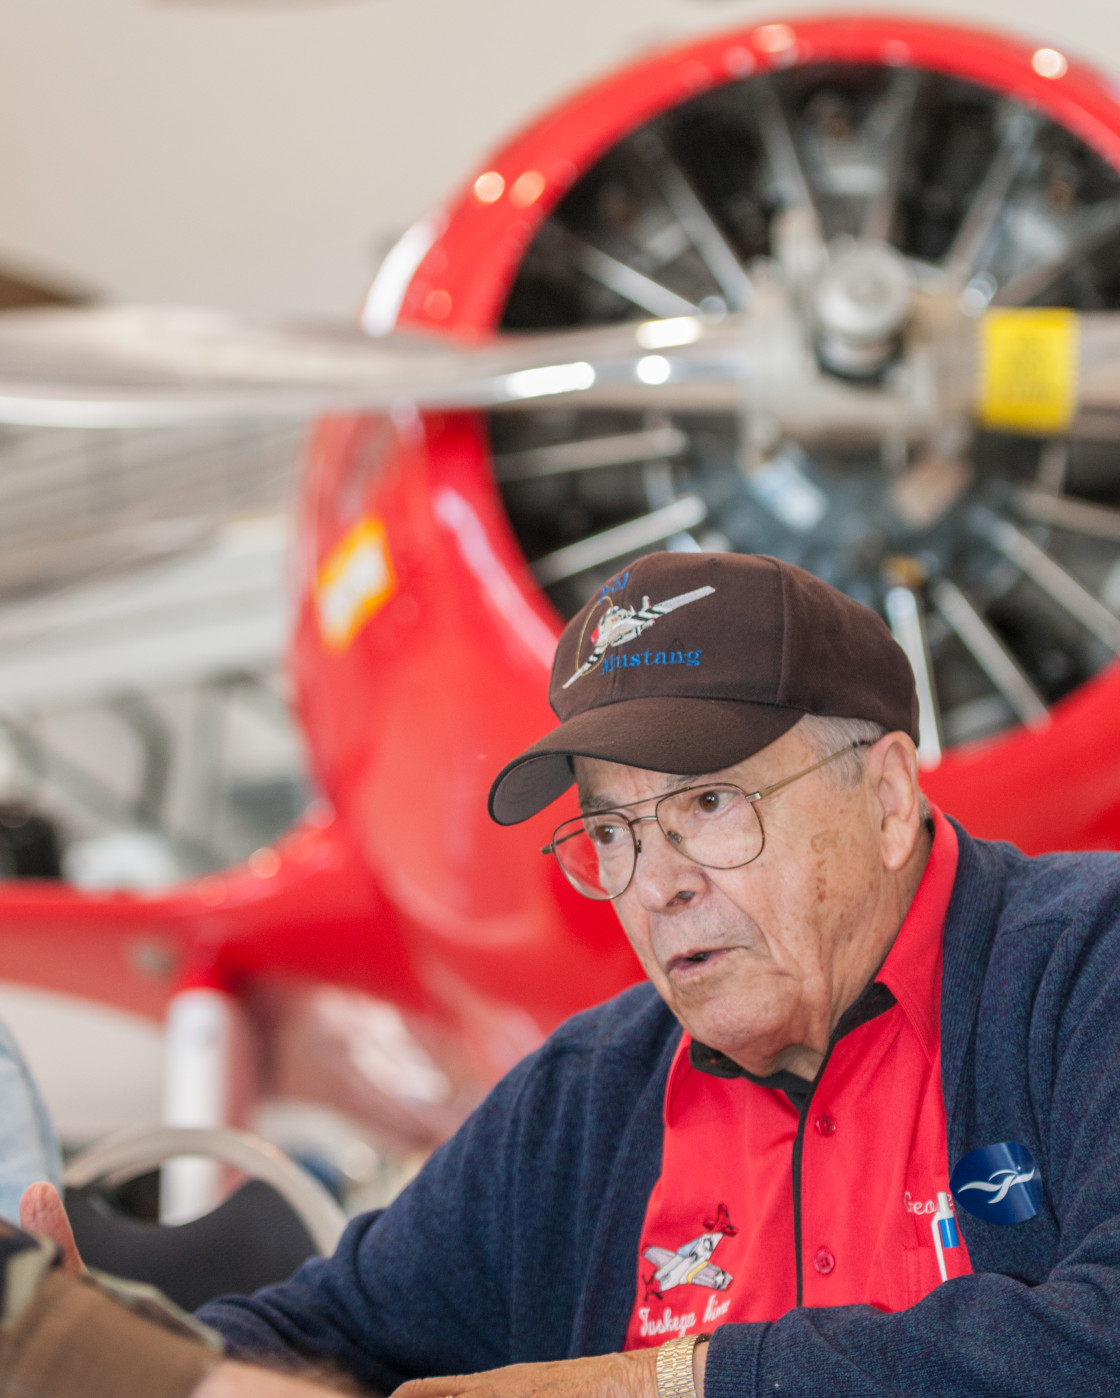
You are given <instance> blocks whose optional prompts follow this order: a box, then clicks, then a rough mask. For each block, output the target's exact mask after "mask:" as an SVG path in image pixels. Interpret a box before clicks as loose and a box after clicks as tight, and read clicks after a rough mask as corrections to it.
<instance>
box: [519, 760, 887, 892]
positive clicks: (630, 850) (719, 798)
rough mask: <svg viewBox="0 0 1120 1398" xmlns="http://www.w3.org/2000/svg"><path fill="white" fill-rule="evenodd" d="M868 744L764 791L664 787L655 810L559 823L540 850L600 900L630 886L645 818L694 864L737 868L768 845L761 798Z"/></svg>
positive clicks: (708, 785) (595, 814) (715, 785)
mask: <svg viewBox="0 0 1120 1398" xmlns="http://www.w3.org/2000/svg"><path fill="white" fill-rule="evenodd" d="M871 746H873V743H872V741H871V740H870V739H863V740H862V741H860V742H855V743H849V744H848V746H847V747H845V748H841V749H840V751H839V752H833V753H830V754H829V755H828V756H827V757H822V758H821V760H820V761H819V762H814V763H813V765H812V766H811V767H806V768H805V769H804V770H803V771H801V772H795V773H794V774H793V776H792V777H783V778H782V780H781V781H780V782H773V783H772V784H771V785H770V786H764V787H763V788H762V790H761V791H744V790H743V789H742V787H738V786H734V785H733V784H732V783H731V782H704V783H702V784H701V785H699V786H685V787H681V788H680V790H679V791H670V792H667V793H666V794H665V795H664V796H662V797H660V798H659V799H658V801H657V804H656V805H655V806H654V808H653V814H652V815H644V816H633V817H630V816H627V815H626V811H627V810H629V809H630V808H631V807H628V806H620V807H618V808H617V809H616V810H611V811H589V812H587V813H586V814H585V815H579V816H575V817H574V818H573V819H572V820H566V821H564V823H563V824H562V825H558V826H557V827H556V830H555V832H554V833H553V836H552V843H551V844H549V845H545V847H544V849H542V850H541V853H542V854H553V855H555V856H556V862H557V863H558V864H559V865H560V868H561V869H562V870H563V873H564V877H565V878H566V879H567V880H568V882H569V883H570V884H571V885H572V887H573V888H574V889H575V890H576V891H577V892H579V893H582V894H583V896H584V897H585V898H595V899H599V900H602V899H614V898H621V896H622V895H623V894H624V893H625V892H626V890H627V889H628V888H629V887H630V883H631V880H632V879H633V877H634V870H635V869H636V868H637V867H638V855H639V854H641V852H642V842H641V840H640V839H639V838H638V835H637V833H636V832H635V829H634V827H635V826H637V825H641V824H643V823H644V822H646V821H653V822H656V824H657V825H658V827H659V828H660V830H661V833H662V834H663V835H664V836H665V838H666V839H667V840H668V841H669V843H670V844H671V845H672V846H673V847H674V848H675V849H676V850H677V851H678V852H679V853H680V854H683V855H684V857H685V858H686V859H690V860H691V861H692V863H693V864H699V865H700V866H701V868H704V869H741V868H743V866H744V865H746V864H751V863H753V862H754V860H756V859H757V858H758V856H759V855H760V854H761V853H762V851H763V848H764V846H765V844H766V832H765V831H764V830H763V828H762V820H761V817H760V816H759V814H758V810H757V805H758V802H759V801H761V800H763V798H764V797H766V796H772V795H773V794H774V792H775V791H780V790H781V789H782V787H784V786H789V785H790V783H791V782H796V781H800V780H801V778H802V777H807V776H808V775H809V773H810V772H816V771H818V770H819V769H820V768H821V767H824V766H826V765H827V764H828V763H829V762H835V761H836V760H837V758H839V757H846V756H847V754H848V753H850V752H854V751H855V750H856V749H857V748H865V747H871ZM643 804H644V802H641V801H635V802H633V803H632V805H634V806H640V805H643Z"/></svg>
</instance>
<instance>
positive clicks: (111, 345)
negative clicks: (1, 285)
mask: <svg viewBox="0 0 1120 1398" xmlns="http://www.w3.org/2000/svg"><path fill="white" fill-rule="evenodd" d="M770 329H771V327H770V325H769V323H768V322H767V320H766V318H765V317H762V318H760V319H757V320H756V318H755V317H754V316H753V315H747V314H737V315H728V316H725V317H724V318H723V319H721V320H719V321H713V320H707V319H705V318H703V317H701V316H693V315H688V316H678V317H674V318H669V319H666V320H654V321H642V322H626V323H624V324H619V325H607V326H595V327H591V328H588V329H577V330H565V331H561V332H556V333H550V334H539V335H500V336H495V337H494V338H492V339H490V340H487V341H485V342H482V343H477V344H472V343H469V342H464V341H456V340H454V339H452V338H450V337H438V338H437V337H435V336H431V337H425V336H422V335H418V334H417V335H392V336H386V337H384V338H380V339H378V338H373V337H371V336H368V335H366V334H365V333H363V332H362V331H361V330H359V329H357V328H354V327H349V326H345V327H332V326H328V327H319V328H316V327H302V326H298V325H297V326H285V325H280V324H270V323H268V322H265V321H252V320H246V319H240V318H238V317H236V316H233V315H229V314H226V313H224V312H219V311H210V310H192V309H179V308H152V307H106V308H100V307H93V308H82V309H66V310H55V309H44V310H34V311H14V312H10V313H4V314H0V422H10V423H20V424H24V425H28V426H47V427H116V428H121V427H141V426H149V427H150V426H171V425H176V424H183V423H190V422H198V421H203V420H207V419H210V420H213V419H218V418H239V417H240V418H250V417H264V418H301V417H308V416H313V415H316V414H320V413H329V412H354V411H391V410H392V409H393V408H395V407H397V406H399V405H401V404H405V403H407V404H410V405H414V406H416V407H420V408H429V409H464V408H494V407H502V406H509V407H517V406H518V405H529V404H532V403H535V402H537V401H538V400H539V399H541V398H550V397H554V398H569V399H571V398H577V397H578V398H579V400H580V402H581V405H584V404H585V405H586V406H588V407H591V406H607V407H622V408H644V407H657V408H658V409H659V410H662V411H712V410H719V409H722V410H724V411H727V410H735V409H737V408H739V407H740V406H741V403H742V394H743V387H744V384H745V383H747V382H749V381H752V380H757V381H758V382H759V383H760V385H761V386H762V387H763V388H764V391H765V397H766V400H767V411H768V412H770V413H771V415H772V416H773V417H774V418H775V419H776V420H777V421H778V422H779V424H780V425H782V426H783V427H785V428H786V429H788V431H789V432H790V433H791V434H792V435H794V436H796V437H797V438H799V439H801V440H808V439H813V438H815V437H821V436H826V437H830V436H839V437H840V438H850V437H852V436H853V435H854V436H855V437H857V438H863V439H871V440H874V439H875V438H877V437H878V436H879V435H881V434H882V433H883V432H884V431H887V430H893V431H896V432H897V431H900V430H902V431H908V430H910V429H911V419H912V417H913V409H912V406H911V405H910V404H909V403H907V402H904V400H903V398H902V397H901V396H900V395H899V394H898V393H896V392H894V391H892V390H886V389H882V388H877V387H864V386H858V385H852V384H846V383H842V382H841V381H839V380H837V379H833V378H830V377H827V376H824V375H821V374H820V373H819V372H818V371H817V369H816V365H815V361H813V359H812V355H811V353H810V352H809V351H808V349H806V350H805V351H804V353H803V355H802V356H801V358H800V359H797V360H793V359H789V358H787V359H784V360H783V362H782V364H781V366H778V367H776V366H775V365H774V364H773V363H772V362H771V360H772V356H771V355H770V353H769V348H768V347H769V344H770Z"/></svg>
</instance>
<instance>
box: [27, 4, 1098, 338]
mask: <svg viewBox="0 0 1120 1398" xmlns="http://www.w3.org/2000/svg"><path fill="white" fill-rule="evenodd" d="M866 8H877V9H883V10H886V9H889V8H894V9H896V10H899V11H905V12H909V13H927V14H936V15H940V16H943V17H948V16H951V15H957V16H960V17H962V18H965V19H970V20H972V21H973V22H979V23H988V24H994V25H998V26H1003V27H1015V28H1017V29H1019V30H1021V31H1022V32H1024V33H1026V34H1034V35H1037V36H1038V37H1039V38H1040V39H1041V40H1045V41H1047V42H1049V43H1056V44H1058V45H1062V46H1068V48H1069V49H1070V51H1071V52H1079V53H1081V54H1082V55H1084V56H1087V57H1090V58H1091V59H1093V60H1094V61H1095V62H1097V63H1098V64H1103V65H1106V66H1110V67H1111V68H1112V70H1113V71H1114V72H1116V73H1117V74H1118V75H1120V3H1117V0H1067V3H1066V4H1064V5H1061V6H1055V5H1054V4H1053V3H1052V0H969V2H968V3H959V2H958V0H953V3H944V0H942V3H939V2H938V0H894V4H893V6H892V5H891V3H890V0H879V3H877V4H876V5H874V6H871V7H869V6H868V5H867V4H866V2H865V3H858V0H845V2H844V3H841V0H815V3H812V4H810V5H806V4H796V3H794V4H790V5H785V6H783V5H780V4H777V3H774V4H769V3H768V4H766V5H765V6H762V5H760V4H759V3H757V0H753V2H752V0H553V2H552V3H546V0H319V3H318V4H314V3H304V4H300V3H298V0H271V3H270V0H226V3H225V4H223V3H221V0H196V3H195V4H194V5H188V4H186V3H173V0H3V5H2V7H0V190H2V196H0V261H7V262H12V261H13V260H14V261H16V262H17V263H22V264H23V265H24V266H25V267H27V268H28V269H29V270H31V271H38V272H43V273H52V272H53V273H56V274H58V275H60V276H62V277H63V278H64V279H65V280H66V281H67V282H77V283H78V284H79V285H85V286H87V287H88V288H89V289H90V290H93V291H97V292H101V293H104V294H107V295H111V296H115V297H123V298H131V299H148V300H165V301H166V300H187V301H201V302H207V301H208V302H214V303H222V304H226V305H230V306H233V307H236V308H238V309H244V310H269V311H284V312H303V313H311V312H314V313H332V314H335V313H337V314H346V313H347V312H349V311H350V310H351V309H352V308H353V307H354V306H355V304H356V302H357V300H358V298H359V296H360V294H361V292H362V290H363V289H364V286H365V284H366V282H367V280H368V277H369V273H370V271H371V268H372V267H373V265H374V264H375V262H376V259H377V256H378V253H379V251H380V250H381V249H382V248H383V247H384V245H385V243H386V241H387V240H388V239H389V238H391V237H392V236H393V235H394V234H395V233H396V232H398V231H400V230H401V229H402V228H403V227H404V226H406V225H407V224H408V223H409V222H411V221H412V219H414V218H415V217H416V216H418V215H419V214H420V213H422V212H423V211H424V209H425V208H426V207H427V206H428V205H429V204H431V203H433V202H435V201H436V200H438V199H440V198H441V197H442V196H443V195H445V194H446V193H447V191H448V190H449V189H450V188H452V187H453V186H454V185H455V184H456V183H457V182H458V181H459V180H461V179H462V178H463V177H464V175H465V174H466V173H467V172H468V171H469V170H470V169H471V167H472V166H473V165H474V164H476V163H477V162H478V161H480V160H481V159H483V158H484V156H485V154H486V152H487V150H488V149H489V148H490V147H492V146H493V145H495V144H496V143H498V142H499V141H501V140H502V139H503V137H504V136H505V135H507V134H508V133H510V132H511V131H512V130H513V129H515V128H516V127H517V125H518V124H519V123H521V122H522V121H524V120H525V119H526V118H528V117H530V116H531V115H533V114H534V113H535V112H537V111H538V110H540V109H541V108H542V107H543V106H544V105H546V104H547V103H549V102H550V101H552V100H554V99H555V98H557V97H559V96H561V95H562V94H564V93H565V92H567V91H568V90H570V89H571V88H572V87H573V86H574V85H575V84H578V83H579V82H581V81H582V80H584V79H585V78H588V77H590V76H592V75H594V74H596V73H598V72H601V71H603V70H604V69H608V68H610V67H611V66H613V65H616V64H618V63H620V62H622V61H623V60H625V59H626V58H628V57H629V56H631V55H633V54H635V53H636V52H638V51H640V50H641V49H643V48H645V47H648V46H649V45H650V44H651V43H653V42H656V41H659V40H663V39H671V38H674V37H677V36H683V35H687V34H691V33H701V32H704V31H714V30H716V29H718V28H721V27H727V26H730V25H733V24H737V23H748V22H751V21H754V20H756V19H763V18H773V17H776V16H778V15H782V14H793V13H797V12H799V11H800V12H805V11H807V10H808V11H815V12H818V13H819V12H823V11H832V10H842V9H866Z"/></svg>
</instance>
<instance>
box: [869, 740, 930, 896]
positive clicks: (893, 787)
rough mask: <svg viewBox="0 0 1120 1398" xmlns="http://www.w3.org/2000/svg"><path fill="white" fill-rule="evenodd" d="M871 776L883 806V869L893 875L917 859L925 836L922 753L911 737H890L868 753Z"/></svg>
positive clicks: (880, 832)
mask: <svg viewBox="0 0 1120 1398" xmlns="http://www.w3.org/2000/svg"><path fill="white" fill-rule="evenodd" d="M866 761H867V776H868V780H869V782H870V784H871V791H872V792H873V794H874V796H875V798H876V799H877V801H878V804H879V810H880V828H879V838H880V844H881V848H882V852H883V866H884V867H885V868H886V869H888V870H890V871H891V872H892V873H893V872H896V871H897V870H899V869H901V868H903V867H904V866H905V865H906V863H907V862H908V860H909V859H910V858H911V856H912V855H913V853H914V851H915V849H916V848H917V846H918V843H919V841H920V839H921V834H922V810H921V806H922V792H921V787H920V786H919V785H918V752H917V749H916V748H915V746H914V743H913V740H912V739H911V738H910V736H909V734H907V733H888V734H887V735H886V736H885V737H883V738H880V739H879V741H878V742H877V743H876V744H875V746H874V747H873V748H870V749H869V750H868V753H867V759H866Z"/></svg>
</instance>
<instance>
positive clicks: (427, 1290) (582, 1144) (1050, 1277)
mask: <svg viewBox="0 0 1120 1398" xmlns="http://www.w3.org/2000/svg"><path fill="white" fill-rule="evenodd" d="M959 833H960V863H959V867H958V871H957V879H956V883H955V886H954V889H953V897H952V902H951V904H950V908H949V914H948V918H947V920H946V926H945V957H944V972H943V983H942V1019H941V1032H942V1082H943V1088H944V1094H945V1107H946V1114H947V1118H948V1138H949V1163H950V1164H954V1163H955V1162H956V1161H957V1160H958V1159H959V1158H960V1157H961V1156H962V1155H963V1154H964V1153H965V1152H966V1151H969V1150H972V1149H973V1148H975V1147H977V1146H983V1145H990V1144H992V1143H994V1142H997V1141H1006V1140H1012V1141H1019V1142H1022V1143H1023V1144H1025V1145H1027V1146H1028V1147H1029V1148H1030V1150H1031V1152H1032V1153H1033V1154H1034V1157H1035V1159H1036V1160H1037V1162H1038V1164H1039V1167H1040V1172H1041V1176H1042V1181H1043V1207H1042V1210H1041V1212H1040V1213H1039V1214H1037V1215H1036V1216H1035V1217H1034V1218H1032V1219H1030V1220H1029V1221H1028V1222H1025V1223H1021V1224H1016V1225H1012V1226H1005V1227H997V1226H995V1225H992V1224H985V1223H983V1222H981V1221H979V1220H977V1219H974V1218H973V1217H972V1216H971V1215H962V1216H961V1217H960V1224H961V1228H962V1231H963V1233H964V1236H965V1241H966V1242H967V1244H968V1250H969V1254H970V1256H971V1259H972V1266H973V1269H974V1274H973V1275H971V1276H967V1277H960V1278H957V1279H956V1280H953V1281H950V1282H948V1283H945V1284H943V1285H942V1286H939V1287H938V1288H937V1289H936V1290H935V1291H933V1292H932V1293H931V1294H930V1295H929V1296H927V1297H926V1298H925V1299H924V1300H923V1301H921V1302H920V1303H919V1304H918V1305H916V1306H912V1307H910V1308H909V1309H908V1310H904V1311H899V1312H897V1313H895V1314H893V1315H887V1314H884V1313H882V1312H880V1311H877V1310H875V1309H873V1308H872V1307H869V1306H838V1307H832V1308H827V1309H810V1308H800V1309H797V1310H793V1311H790V1312H789V1313H788V1314H786V1315H784V1316H783V1317H782V1318H781V1319H780V1320H776V1321H773V1322H770V1323H759V1324H729V1325H724V1326H722V1327H721V1328H720V1329H718V1330H717V1331H716V1334H715V1338H714V1339H713V1341H712V1344H711V1346H710V1349H709V1357H708V1368H707V1393H708V1398H756V1396H757V1398H761V1395H766V1398H771V1395H774V1394H778V1393H780V1394H782V1395H786V1396H787V1398H792V1395H805V1398H809V1395H812V1396H813V1398H817V1395H820V1394H828V1395H830V1398H865V1396H866V1398H870V1396H871V1395H887V1394H891V1395H903V1394H905V1395H930V1398H933V1395H937V1398H958V1396H959V1398H966V1396H967V1398H985V1396H986V1395H992V1398H995V1395H1000V1398H1031V1395H1036V1394H1037V1395H1046V1398H1054V1395H1060V1398H1075V1396H1076V1395H1083V1394H1086V1395H1087V1394H1109V1395H1116V1394H1117V1393H1120V856H1114V855H1111V854H1064V855H1050V856H1047V857H1045V858H1041V859H1027V858H1026V857H1025V856H1024V855H1022V854H1021V853H1020V852H1019V851H1018V850H1016V849H1014V848H1012V847H1010V846H1008V845H997V844H985V843H982V842H979V841H975V840H971V839H969V838H968V836H966V835H965V834H964V833H963V831H962V832H959ZM679 1036H680V1028H679V1026H678V1024H677V1022H676V1021H675V1020H674V1019H673V1017H672V1015H671V1014H670V1013H669V1012H668V1010H667V1009H666V1008H665V1006H664V1005H663V1004H662V1002H661V1000H660V999H659V998H658V996H657V995H656V993H655V992H654V991H653V989H652V988H651V987H650V986H648V985H643V986H639V987H636V988H634V989H633V990H630V991H627V992H626V993H625V994H623V995H621V996H619V997H618V998H617V999H615V1000H612V1001H610V1002H609V1003H607V1004H605V1005H602V1006H600V1007H598V1008H597V1009H594V1010H590V1011H588V1012H587V1013H585V1014H581V1015H578V1016H576V1017H575V1018H574V1019H572V1020H570V1021H569V1022H568V1023H567V1024H565V1025H563V1026H562V1027H561V1028H560V1029H559V1030H558V1031H557V1032H556V1033H555V1034H554V1035H553V1036H552V1037H551V1038H550V1039H549V1040H548V1042H547V1043H546V1044H545V1045H544V1046H543V1048H541V1049H540V1050H539V1051H538V1052H537V1053H535V1054H533V1055H531V1056H530V1057H529V1058H527V1059H526V1060H525V1061H524V1062H522V1063H521V1064H519V1065H518V1066H517V1067H516V1068H515V1069H514V1070H513V1071H512V1072H511V1073H510V1074H509V1075H508V1076H507V1077H506V1078H505V1079H504V1080H503V1081H502V1082H501V1083H499V1085H498V1086H497V1087H496V1088H495V1089H494V1091H493V1092H492V1093H491V1094H490V1096H489V1097H488V1098H487V1099H486V1101H485V1102H484V1103H483V1104H482V1106H481V1107H480V1108H479V1109H478V1110H477V1111H476V1112H475V1113H474V1115H473V1116H472V1117H471V1118H470V1120H469V1121H468V1122H467V1123H466V1124H465V1125H464V1126H463V1128H462V1129H461V1130H460V1131H459V1133H458V1134H457V1135H456V1136H455V1137H454V1138H453V1139H452V1140H451V1141H449V1142H448V1143H447V1144H446V1145H445V1146H443V1147H442V1148H441V1149H440V1150H439V1151H437V1152H436V1153H435V1155H433V1157H432V1158H431V1160H430V1161H429V1162H428V1164H427V1165H426V1166H425V1168H424V1169H423V1171H422V1172H421V1173H420V1175H419V1177H418V1178H417V1179H416V1180H415V1181H414V1182H413V1183H412V1184H411V1185H410V1186H409V1188H408V1189H407V1190H405V1192H404V1193H403V1194H402V1195H401V1197H400V1198H399V1199H398V1200H397V1201H396V1202H395V1203H394V1204H393V1205H392V1207H391V1208H389V1209H388V1210H386V1211H385V1212H383V1213H379V1214H367V1215H365V1216H363V1217H361V1218H358V1219H356V1220H355V1221H354V1222H353V1223H352V1224H351V1225H350V1227H349V1228H348V1229H347V1231H346V1233H345V1235H344V1236H343V1238H342V1241H341V1242H340V1244H339V1247H338V1250H337V1252H336V1253H335V1255H334V1256H333V1257H332V1258H329V1259H326V1260H323V1261H314V1262H310V1263H308V1264H306V1265H305V1266H304V1267H302V1268H301V1269H300V1270H299V1271H298V1272H297V1273H296V1274H295V1276H294V1277H292V1278H291V1279H290V1280H289V1281H288V1282H286V1283H284V1284H283V1285H281V1286H275V1287H271V1288H268V1289H267V1290H265V1291H261V1292H258V1293H257V1295H256V1296H254V1297H252V1298H225V1299H223V1300H221V1301H218V1302H215V1303H213V1304H211V1305H209V1306H207V1307H205V1308H204V1309H203V1311H202V1312H201V1313H200V1314H201V1316H202V1318H203V1319H205V1320H206V1321H208V1322H209V1323H210V1324H211V1325H213V1326H215V1327H216V1328H217V1329H218V1330H220V1331H222V1332H223V1334H224V1335H225V1336H226V1338H227V1341H228V1342H229V1344H230V1347H231V1349H233V1350H234V1351H235V1352H239V1353H242V1354H246V1353H249V1354H251V1353H262V1352H263V1353H271V1354H273V1355H275V1356H278V1357H284V1356H286V1357H289V1358H294V1357H296V1356H300V1357H305V1358H307V1359H312V1360H329V1361H332V1362H333V1363H335V1364H336V1365H339V1366H341V1367H342V1368H344V1369H346V1370H348V1371H350V1372H351V1373H352V1374H353V1375H354V1377H355V1378H357V1379H358V1380H359V1382H362V1383H364V1384H368V1385H369V1386H371V1387H373V1388H375V1389H379V1390H381V1391H387V1390H389V1389H391V1388H393V1387H395V1385H396V1384H397V1383H399V1382H401V1381H402V1380H403V1379H405V1378H413V1377H418V1376H422V1375H429V1374H461V1373H471V1372H474V1371H477V1370H481V1369H489V1368H494V1367H496V1366H498V1365H502V1364H512V1363H518V1362H522V1361H529V1360H542V1359H555V1358H561V1357H564V1356H575V1355H589V1354H599V1353H605V1352H608V1351H612V1350H617V1349H619V1348H620V1347H621V1344H622V1340H623V1336H624V1333H625V1330H626V1326H627V1322H628V1319H629V1316H630V1310H631V1307H632V1305H633V1303H634V1266H635V1259H636V1257H637V1252H638V1245H639V1236H640V1231H641V1227H642V1222H643V1219H644V1217H645V1208H646V1202H647V1199H648V1197H649V1194H650V1191H651V1190H652V1188H653V1186H654V1184H655V1182H656V1180H657V1177H658V1174H659V1172H660V1164H661V1132H662V1119H661V1109H662V1099H663V1095H664V1090H665V1082H666V1076H667V1072H668V1067H669V1062H670V1060H671V1058H672V1056H673V1051H674V1049H675V1047H676V1045H677V1043H678V1042H679ZM853 1207H858V1201H853Z"/></svg>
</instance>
